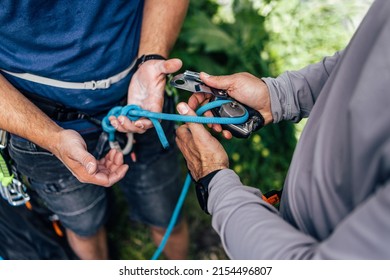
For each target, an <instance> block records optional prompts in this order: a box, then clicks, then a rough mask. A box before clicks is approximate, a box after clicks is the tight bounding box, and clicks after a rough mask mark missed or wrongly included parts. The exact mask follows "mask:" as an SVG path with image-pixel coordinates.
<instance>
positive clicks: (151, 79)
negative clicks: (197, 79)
mask: <svg viewBox="0 0 390 280" xmlns="http://www.w3.org/2000/svg"><path fill="white" fill-rule="evenodd" d="M181 66H182V62H181V60H179V59H169V60H148V61H146V62H145V63H143V64H142V65H141V66H140V67H139V68H138V70H137V71H136V72H135V73H134V76H133V78H132V79H131V82H130V86H129V93H128V99H127V103H128V104H133V105H138V106H140V107H141V108H142V109H145V110H149V111H152V112H161V111H162V108H163V104H164V90H165V83H166V75H167V74H171V73H174V72H177V71H178V70H179V69H180V68H181ZM110 121H111V125H112V126H113V127H115V128H116V129H117V130H118V131H120V132H135V133H144V132H145V131H146V130H147V129H149V128H151V127H153V124H152V122H151V121H150V120H148V119H139V120H137V121H135V122H132V121H131V120H129V119H128V118H127V117H125V116H120V117H118V119H116V118H115V117H110Z"/></svg>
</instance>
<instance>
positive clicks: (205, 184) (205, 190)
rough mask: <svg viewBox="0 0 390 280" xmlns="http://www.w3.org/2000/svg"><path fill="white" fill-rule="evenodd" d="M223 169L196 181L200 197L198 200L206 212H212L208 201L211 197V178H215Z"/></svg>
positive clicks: (197, 192) (197, 194)
mask: <svg viewBox="0 0 390 280" xmlns="http://www.w3.org/2000/svg"><path fill="white" fill-rule="evenodd" d="M221 170H222V169H217V170H214V171H212V172H210V173H209V174H207V175H206V176H204V177H202V178H200V179H199V180H198V181H196V182H195V187H196V196H197V198H198V202H199V205H200V208H202V210H203V211H204V212H205V213H206V214H210V213H209V211H208V208H207V203H208V199H209V185H210V182H211V180H212V179H213V178H214V176H215V175H216V174H217V173H218V172H219V171H221Z"/></svg>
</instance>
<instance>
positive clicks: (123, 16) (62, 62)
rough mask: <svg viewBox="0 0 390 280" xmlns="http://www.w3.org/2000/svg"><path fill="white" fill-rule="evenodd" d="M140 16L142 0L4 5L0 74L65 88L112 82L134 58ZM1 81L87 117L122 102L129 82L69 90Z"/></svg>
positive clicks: (6, 1) (35, 0)
mask: <svg viewBox="0 0 390 280" xmlns="http://www.w3.org/2000/svg"><path fill="white" fill-rule="evenodd" d="M142 11H143V1H142V0H131V1H124V0H123V1H120V0H116V1H110V0H83V1H79V0H61V1H54V0H53V1H47V0H3V1H1V6H0V26H1V28H0V68H1V69H4V70H8V71H11V72H19V73H31V74H35V75H39V76H43V77H47V78H51V79H56V80H61V81H68V82H86V81H91V80H101V79H106V78H108V77H111V76H113V75H115V74H117V73H119V72H121V71H123V70H124V69H126V68H127V67H128V66H130V64H131V63H132V62H133V60H134V59H135V58H136V55H137V52H138V46H139V37H140V29H141V21H142ZM4 76H5V77H6V78H7V79H8V80H9V81H10V82H11V83H12V84H14V85H15V86H16V87H18V88H20V89H24V90H26V91H29V92H32V93H35V94H38V95H42V96H44V97H48V98H50V99H52V100H54V101H57V102H60V103H62V104H64V105H66V106H68V107H72V108H75V109H78V110H81V111H83V112H86V113H90V114H94V113H96V112H101V111H103V110H108V109H110V108H111V107H112V106H113V105H115V104H116V103H117V102H118V101H119V100H121V99H123V98H124V97H125V96H126V94H127V89H128V84H129V81H130V75H128V76H127V77H126V78H125V79H123V80H121V81H120V82H118V83H116V84H114V85H111V87H110V88H108V89H97V90H73V89H71V90H69V89H62V88H57V87H51V86H46V85H42V84H38V83H34V82H29V81H25V80H22V79H19V78H15V77H12V76H9V75H6V74H4ZM76 123H77V121H76ZM66 125H69V124H64V126H66Z"/></svg>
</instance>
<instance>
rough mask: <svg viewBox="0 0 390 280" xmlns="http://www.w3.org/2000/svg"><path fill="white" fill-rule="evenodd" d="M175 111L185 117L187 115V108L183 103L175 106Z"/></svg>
mask: <svg viewBox="0 0 390 280" xmlns="http://www.w3.org/2000/svg"><path fill="white" fill-rule="evenodd" d="M177 111H179V113H180V114H181V115H185V114H187V113H188V106H187V105H186V104H185V103H179V105H177Z"/></svg>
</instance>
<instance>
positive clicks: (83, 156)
mask: <svg viewBox="0 0 390 280" xmlns="http://www.w3.org/2000/svg"><path fill="white" fill-rule="evenodd" d="M74 151H77V149H74ZM73 156H74V158H75V160H77V161H78V162H79V163H80V164H81V165H82V166H83V167H84V168H85V170H86V171H87V173H88V174H89V175H92V174H94V173H95V172H96V171H97V161H96V159H95V157H94V156H93V155H91V154H90V153H88V152H87V151H86V150H85V149H78V151H77V153H74V154H73Z"/></svg>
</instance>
